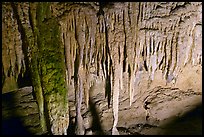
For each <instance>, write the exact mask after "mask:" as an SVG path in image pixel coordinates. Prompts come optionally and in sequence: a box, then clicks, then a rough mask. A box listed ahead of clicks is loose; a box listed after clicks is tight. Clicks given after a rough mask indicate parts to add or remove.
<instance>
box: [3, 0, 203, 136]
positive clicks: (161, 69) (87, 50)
mask: <svg viewBox="0 0 204 137" xmlns="http://www.w3.org/2000/svg"><path fill="white" fill-rule="evenodd" d="M17 5H18V6H19V7H21V5H20V4H17ZM18 6H17V7H18ZM26 6H27V8H26ZM24 7H25V8H23V10H21V9H20V8H19V9H18V11H17V13H18V14H19V18H20V21H21V22H22V24H23V26H22V27H24V28H25V34H26V35H27V42H28V43H29V44H30V45H32V43H35V40H36V39H37V41H38V42H37V43H35V44H36V45H38V46H37V48H32V46H28V49H29V47H30V48H31V49H32V50H31V51H32V52H31V51H29V50H28V53H24V54H25V55H24V56H25V57H24V56H23V54H22V51H25V49H24V50H22V43H23V42H24V41H26V38H24V39H23V37H20V38H19V33H20V34H21V33H22V32H21V31H20V32H19V30H17V28H18V27H17V26H18V25H19V24H17V23H16V18H13V14H14V13H13V11H12V6H11V7H10V8H9V6H8V5H6V4H5V5H3V9H5V10H6V9H10V10H9V12H7V13H6V12H5V14H3V15H4V16H3V17H2V18H3V26H9V23H12V24H13V25H14V26H15V28H16V29H15V33H10V29H9V27H4V28H7V29H3V41H4V40H5V42H7V43H8V44H6V43H3V57H4V58H3V61H2V63H3V68H4V69H3V76H4V79H5V80H3V83H5V84H4V85H3V89H5V92H6V90H7V89H8V88H7V87H9V86H8V85H7V84H8V82H6V81H8V80H9V79H11V78H13V77H15V78H16V79H17V78H18V77H19V74H20V75H21V74H23V72H25V71H26V70H27V69H28V65H27V67H25V65H24V64H25V63H24V62H23V61H25V59H24V58H28V59H27V60H29V59H30V58H34V57H36V56H35V55H36V53H37V54H38V55H39V57H40V58H39V60H40V61H41V63H42V64H41V66H39V70H41V71H39V72H38V71H33V72H31V73H35V72H38V73H39V74H37V73H35V74H36V75H39V79H42V81H44V83H45V84H44V85H43V84H42V83H41V84H39V83H36V84H35V85H33V86H34V87H35V88H36V91H35V92H38V93H40V94H42V95H41V96H43V97H44V98H45V99H42V100H40V99H41V98H40V97H39V98H40V99H38V100H39V101H38V102H41V103H39V104H42V102H43V101H44V100H45V102H46V106H47V107H48V110H50V112H49V116H50V120H51V121H54V123H61V124H54V126H53V128H52V132H53V134H65V131H64V130H60V131H58V130H56V129H58V128H59V127H61V126H62V127H61V128H63V129H65V128H66V126H67V125H68V124H69V123H68V122H65V123H63V120H62V119H64V116H62V115H61V114H60V113H61V111H60V109H61V107H63V110H64V111H63V113H64V114H63V115H65V114H67V113H68V112H67V110H66V109H67V106H66V105H65V106H63V105H62V104H61V103H59V102H60V100H65V102H66V100H67V95H66V94H68V97H69V106H70V107H71V110H73V111H71V110H70V114H71V115H72V116H73V115H74V114H73V113H74V112H75V113H76V114H77V116H76V117H77V119H76V120H75V121H76V123H77V128H76V133H77V134H86V131H87V129H88V128H90V125H91V124H90V122H91V121H90V119H89V118H87V117H85V116H84V115H85V114H84V113H85V112H87V110H88V108H89V107H90V102H92V103H94V102H95V101H96V100H98V104H97V105H96V109H97V110H98V113H99V118H100V119H101V122H99V123H101V124H102V127H101V128H103V129H104V130H107V131H109V130H110V129H112V131H111V132H112V134H118V133H119V132H118V130H117V127H129V126H131V125H135V124H137V123H143V124H144V123H145V124H151V125H155V126H158V125H160V124H161V125H162V122H161V121H168V119H169V118H171V117H172V116H176V115H177V116H180V115H182V114H184V113H185V112H187V110H188V109H192V108H193V106H196V105H199V104H200V103H201V101H202V100H201V93H202V92H201V91H202V85H201V83H202V77H201V74H202V34H201V32H202V28H201V26H202V21H201V20H202V16H201V15H202V9H201V8H202V4H201V3H199V2H198V3H196V2H192V3H189V2H160V3H159V2H154V3H151V2H141V3H139V2H138V3H129V2H125V3H100V5H98V3H97V2H93V3H86V2H79V3H49V4H45V5H44V7H45V8H44V10H42V12H37V11H38V10H40V9H41V8H42V5H41V4H39V3H34V4H29V3H26V4H24ZM36 7H37V8H38V10H36ZM21 12H23V13H24V12H25V14H21ZM7 14H9V15H11V16H9V15H7ZM15 14H16V13H15ZM29 14H30V15H29ZM30 16H31V17H30ZM30 18H31V19H32V20H30ZM9 19H10V20H9ZM12 20H13V21H12ZM23 22H25V23H23ZM29 26H30V27H29ZM33 26H34V27H33ZM29 28H33V33H32V31H31V30H32V29H29ZM37 30H39V32H38V31H37ZM7 32H9V33H8V35H9V36H10V35H14V38H16V40H15V41H14V42H13V41H12V40H9V39H8V38H10V37H6V34H7ZM45 34H46V36H44V35H45ZM21 35H22V34H21ZM55 36H56V37H55ZM36 37H37V38H36ZM52 39H54V40H52ZM32 40H33V41H34V42H33V41H32ZM15 43H16V44H15ZM19 43H20V44H19ZM8 45H9V46H8ZM40 45H41V46H40ZM49 45H51V46H49ZM10 47H13V48H12V49H13V50H10V52H8V53H7V52H6V51H7V50H8V49H10ZM46 47H49V48H50V49H49V48H46ZM55 48H56V49H55ZM33 49H34V50H35V51H33ZM58 49H59V52H57V50H58ZM16 50H17V51H16ZM13 51H16V54H15V56H14V57H15V58H16V59H14V58H13V56H12V55H11V54H13ZM29 53H30V54H31V53H32V54H31V56H29V55H30V54H29ZM46 54H49V56H48V57H47V56H46V57H44V55H46ZM62 54H63V55H62ZM8 55H9V56H12V57H7V56H8ZM52 55H53V57H54V58H52ZM55 56H56V58H59V60H57V63H54V64H53V63H52V61H51V60H50V59H53V61H56V60H55ZM63 57H64V60H63V59H62V58H63ZM60 59H61V60H60ZM8 60H10V65H9V64H8V63H6V62H8ZM21 60H22V61H21ZM33 60H34V61H33V64H31V70H32V66H33V70H35V61H36V60H35V58H34V59H33ZM28 62H29V61H28ZM31 62H32V61H31ZM59 62H62V63H59ZM15 63H16V64H17V65H16V66H15V65H14V64H15ZM43 63H44V65H43ZM28 64H29V63H28ZM46 64H48V66H49V67H50V68H53V71H51V73H49V74H50V75H51V74H53V77H56V79H55V78H54V79H51V77H52V76H50V75H48V74H47V72H48V69H49V68H47V67H46ZM57 66H62V67H61V68H62V69H59V68H60V67H59V68H58V67H57ZM10 68H11V69H10ZM15 70H17V72H18V73H17V72H16V73H15ZM55 70H56V71H55ZM58 70H59V71H58ZM11 72H12V73H11ZM52 72H53V73H52ZM55 72H58V73H56V74H57V75H55V76H54V74H55ZM8 74H9V75H10V74H12V77H9V76H8ZM65 74H66V77H65V76H64V75H65ZM60 75H62V76H63V78H64V83H63V82H62V81H63V80H59V81H58V82H57V77H59V79H60V78H62V77H60ZM36 78H38V77H36ZM49 79H50V80H52V82H51V83H49ZM65 80H66V82H65ZM13 81H14V84H16V85H17V82H16V81H15V80H13ZM15 82H16V83H15ZM56 83H57V84H56ZM14 84H13V85H14ZM63 85H64V86H63ZM66 86H67V87H68V93H67V92H66V90H65V87H66ZM15 87H16V86H15ZM39 87H41V88H42V91H40V90H39V89H40V88H39ZM53 87H56V88H57V90H56V91H55V92H53V93H54V94H50V95H48V94H45V91H46V92H48V93H52V92H51V89H53ZM56 88H54V89H56ZM43 90H44V92H43ZM60 91H63V92H60ZM58 92H59V94H58ZM61 93H62V94H61ZM65 96H66V98H65ZM55 98H58V99H55ZM74 101H76V102H75V103H74V104H73V102H74ZM51 102H52V105H51ZM99 102H100V103H99ZM59 104H60V105H59ZM58 106H61V107H58ZM93 106H94V105H93ZM189 106H192V108H191V107H189ZM55 107H56V108H57V109H55ZM73 107H76V108H77V109H76V108H73ZM182 108H186V109H184V110H182ZM75 110H76V111H75ZM41 111H44V110H41ZM87 113H88V112H87ZM90 115H91V114H90ZM59 117H62V118H59ZM67 117H68V116H65V119H66V118H67ZM53 119H56V121H55V120H53ZM66 120H67V119H66ZM59 121H60V122H59ZM87 121H89V122H87ZM62 123H63V124H62ZM164 123H165V122H164ZM52 124H53V122H51V125H52Z"/></svg>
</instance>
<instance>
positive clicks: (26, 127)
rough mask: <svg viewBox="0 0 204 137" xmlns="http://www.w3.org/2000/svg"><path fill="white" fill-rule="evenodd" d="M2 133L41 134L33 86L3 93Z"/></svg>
mask: <svg viewBox="0 0 204 137" xmlns="http://www.w3.org/2000/svg"><path fill="white" fill-rule="evenodd" d="M1 125H2V133H1V134H2V135H22V134H24V135H31V134H36V135H41V134H44V133H43V132H42V130H41V127H40V121H39V112H38V107H37V103H36V100H35V99H34V98H33V95H32V87H24V88H21V89H18V90H14V91H10V92H9V93H4V94H2V124H1Z"/></svg>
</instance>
